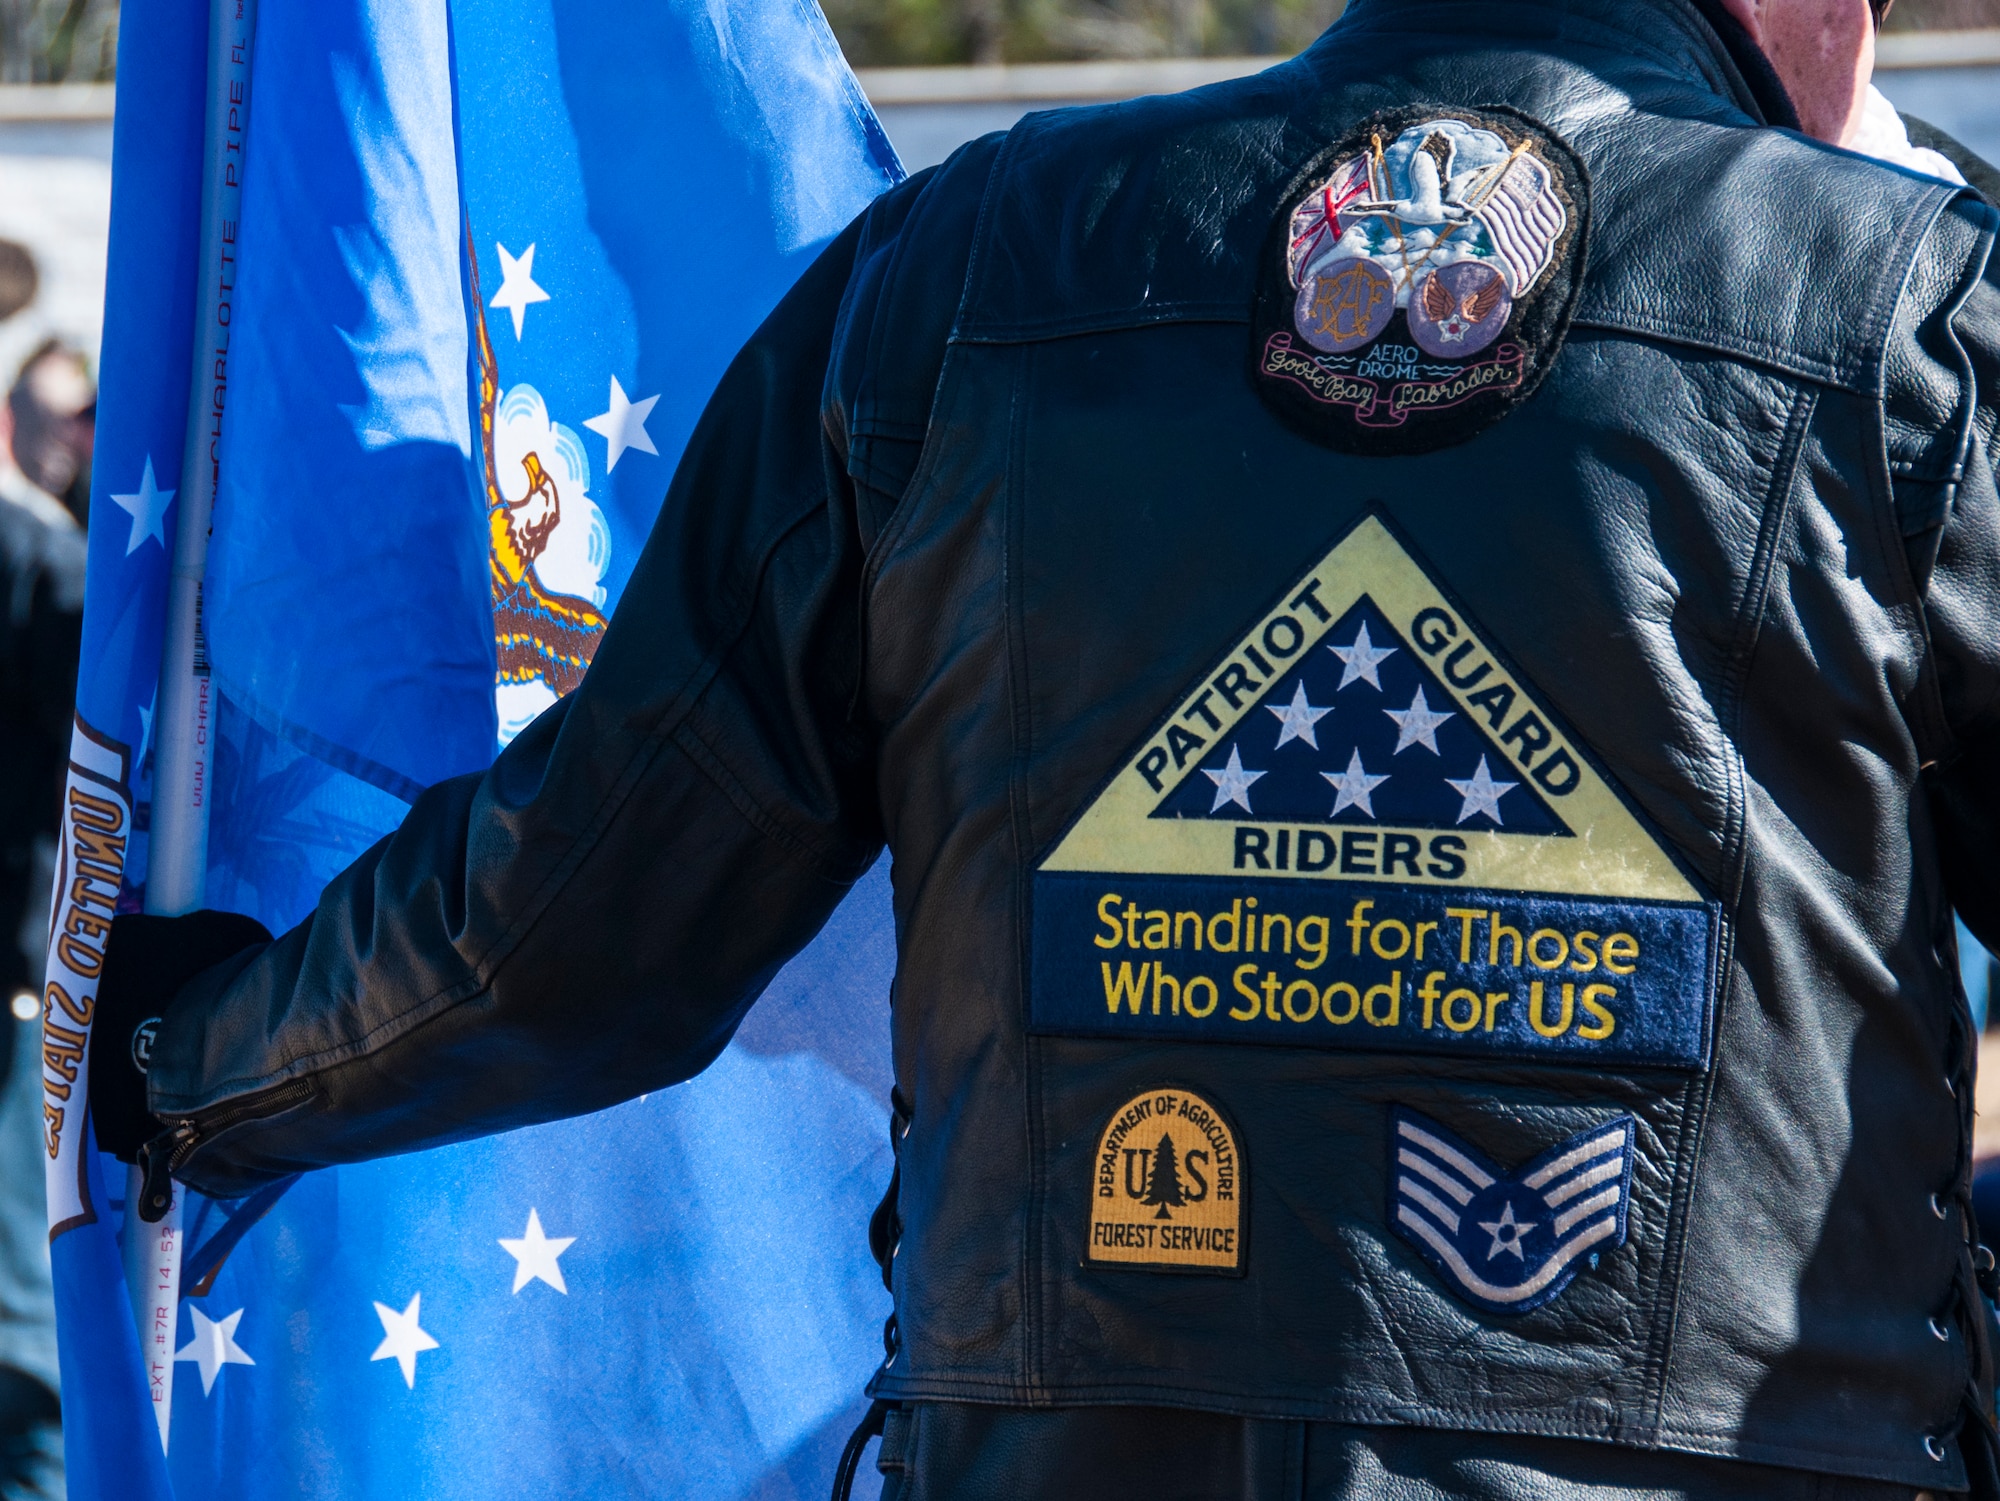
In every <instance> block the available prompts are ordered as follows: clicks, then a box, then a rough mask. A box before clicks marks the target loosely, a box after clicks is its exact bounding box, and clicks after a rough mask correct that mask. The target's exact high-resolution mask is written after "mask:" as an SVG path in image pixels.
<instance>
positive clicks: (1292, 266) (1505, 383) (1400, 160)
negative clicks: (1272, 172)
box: [1250, 107, 1589, 454]
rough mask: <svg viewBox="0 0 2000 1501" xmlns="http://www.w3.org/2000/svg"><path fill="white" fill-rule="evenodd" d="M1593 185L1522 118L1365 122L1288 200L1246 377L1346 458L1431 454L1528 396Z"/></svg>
mask: <svg viewBox="0 0 2000 1501" xmlns="http://www.w3.org/2000/svg"><path fill="white" fill-rule="evenodd" d="M1588 218H1589V188H1588V182H1587V179H1586V178H1585V176H1584V171H1583V166H1582V163H1581V162H1579V161H1578V160H1577V158H1576V155H1575V153H1573V152H1572V151H1571V150H1570V149H1569V147H1568V146H1566V145H1564V144H1563V143H1562V142H1561V141H1560V140H1558V139H1557V138H1556V137H1555V136H1554V135H1553V134H1552V133H1551V132H1549V131H1548V130H1547V129H1546V128H1545V127H1543V126H1541V125H1540V124H1538V123H1536V122H1535V121H1533V120H1530V119H1529V118H1528V117H1527V116H1525V115H1520V114H1516V113H1514V112H1512V111H1502V110H1495V109H1487V110H1471V109H1457V108H1451V109H1445V108H1440V107H1430V108H1416V109H1398V110H1392V111H1388V112H1385V113H1383V114H1379V115H1375V116H1373V117H1371V118H1370V119H1367V120H1364V121H1363V122H1362V123H1361V124H1360V125H1358V126H1356V127H1355V128H1354V129H1353V130H1352V131H1350V132H1349V133H1348V134H1347V135H1346V136H1344V137H1343V138H1342V139H1341V140H1340V141H1338V142H1337V143H1336V144H1334V145H1333V146H1332V147H1330V148H1328V149H1327V150H1326V151H1324V152H1322V153H1321V154H1320V155H1319V156H1318V157H1316V158H1315V159H1314V161H1313V163H1312V165H1311V166H1309V167H1308V168H1307V170H1306V171H1305V172H1304V173H1303V174H1302V175H1301V177H1300V178H1299V179H1298V180H1297V181H1296V182H1295V184H1294V185H1293V187H1292V189H1291V190H1290V191H1289V192H1288V193H1287V194H1286V196H1285V198H1284V200H1283V205H1282V208H1281V210H1280V212H1279V214H1278V217H1277V220H1276V222H1275V223H1274V224H1273V225H1272V229H1271V236H1270V242H1269V244H1268V245H1267V246H1266V247H1265V250H1264V263H1263V265H1262V266H1261V267H1260V268H1259V274H1258V292H1257V307H1256V310H1255V313H1254V315H1253V317H1252V320H1251V323H1252V329H1251V332H1252V339H1251V350H1250V369H1251V380H1252V382H1253V383H1254V384H1255V385H1256V387H1257V390H1258V392H1259V394H1260V395H1261V396H1262V397H1263V398H1264V400H1265V401H1266V402H1267V403H1269V404H1270V406H1271V407H1272V408H1273V409H1275V410H1276V411H1277V413H1278V414H1279V415H1280V416H1281V417H1283V418H1284V419H1285V421H1286V422H1287V423H1289V424H1290V425H1291V426H1292V427H1294V428H1296V429H1297V430H1298V431H1299V432H1301V433H1303V434H1304V435H1305V436H1307V437H1309V438H1312V439H1313V440H1315V441H1316V442H1319V443H1323V444H1325V445H1326V446H1328V447H1329V448H1335V449H1338V450H1340V451H1341V452H1343V453H1355V454H1399V453H1424V452H1428V451H1429V450H1431V449H1435V448H1443V447H1446V446H1448V445H1450V444H1453V443H1462V442H1464V441H1465V440H1466V439H1467V438H1470V437H1472V436H1473V435H1474V434H1476V433H1478V432H1480V431H1481V430H1482V429H1484V428H1486V427H1489V426H1491V425H1492V424H1493V423H1494V422H1497V421H1498V420H1499V419H1500V418H1501V417H1503V416H1505V415H1506V413H1507V412H1508V411H1509V410H1511V409H1512V408H1513V407H1514V406H1515V405H1517V404H1518V403H1519V402H1521V401H1523V400H1525V399H1526V398H1527V397H1528V396H1529V395H1531V394H1532V393H1533V392H1534V390H1535V388H1536V386H1538V385H1539V384H1540V383H1541V380H1542V377H1543V376H1544V375H1545V374H1546V373H1547V371H1548V367H1549V362H1550V361H1551V360H1552V359H1553V358H1554V357H1555V353H1556V350H1557V349H1558V348H1559V347H1560V346H1561V344H1562V341H1563V336H1564V334H1565V333H1567V332H1568V329H1569V322H1570V316H1571V313H1572V312H1573V311H1574V308H1575V305H1576V298H1577V294H1578V292H1579V290H1580V287H1581V275H1580V272H1581V268H1582V265H1583V254H1584V242H1585V238H1586V230H1587V227H1588Z"/></svg>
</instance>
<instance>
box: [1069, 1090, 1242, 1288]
mask: <svg viewBox="0 0 2000 1501" xmlns="http://www.w3.org/2000/svg"><path fill="white" fill-rule="evenodd" d="M1243 1193H1244V1179H1243V1155H1242V1153H1241V1152H1239V1151H1238V1150H1237V1147H1236V1133H1235V1132H1234V1131H1233V1130H1231V1129H1230V1126H1229V1122H1228V1121H1227V1120H1226V1119H1224V1117H1223V1114H1222V1112H1221V1111H1220V1110H1218V1109H1216V1108H1215V1106H1214V1105H1212V1104H1210V1103H1209V1102H1208V1101H1207V1100H1205V1099H1203V1098H1202V1097H1201V1096H1200V1095H1198V1094H1195V1093H1194V1092H1193V1091H1191V1090H1186V1089H1180V1088H1176V1087H1171V1086H1170V1087H1166V1088H1161V1089H1150V1090H1148V1091H1146V1093H1144V1094H1141V1095H1134V1096H1133V1097H1132V1098H1131V1099H1129V1100H1127V1101H1126V1102H1125V1103H1124V1104H1123V1105H1120V1106H1119V1107H1118V1108H1117V1110H1115V1111H1113V1112H1112V1115H1111V1120H1110V1122H1109V1123H1108V1124H1106V1126H1105V1128H1104V1134H1103V1135H1102V1136H1100V1137H1099V1138H1098V1140H1097V1158H1096V1176H1095V1177H1094V1179H1093V1180H1092V1183H1091V1196H1090V1250H1089V1252H1088V1253H1087V1255H1086V1258H1085V1259H1086V1261H1087V1262H1089V1263H1090V1264H1092V1265H1109V1266H1130V1267H1150V1268H1154V1269H1156V1270H1157V1269H1159V1268H1162V1267H1165V1268H1168V1269H1171V1270H1178V1271H1187V1272H1241V1271H1242V1270H1243Z"/></svg>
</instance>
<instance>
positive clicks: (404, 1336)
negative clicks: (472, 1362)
mask: <svg viewBox="0 0 2000 1501" xmlns="http://www.w3.org/2000/svg"><path fill="white" fill-rule="evenodd" d="M423 1300H424V1295H423V1294H422V1293H413V1294H412V1295H411V1297H410V1306H409V1307H408V1308H405V1309H404V1310H403V1311H402V1312H401V1313H398V1312H396V1310H395V1309H393V1308H391V1307H390V1306H389V1305H388V1304H387V1303H377V1304H376V1305H375V1317H376V1318H378V1319H380V1320H381V1321H382V1343H381V1344H379V1345H377V1346H376V1347H375V1353H374V1354H373V1355H371V1356H369V1357H368V1358H369V1359H370V1360H393V1361H395V1362H396V1364H397V1365H399V1366H401V1367H402V1368H403V1385H405V1386H407V1387H409V1388H410V1389H411V1390H412V1391H414V1390H416V1385H417V1357H418V1356H419V1355H421V1354H422V1353H423V1352H424V1351H426V1350H435V1349H437V1348H438V1342H437V1341H436V1340H434V1339H432V1338H431V1336H430V1331H429V1330H427V1329H425V1328H424V1326H423V1325H422V1324H420V1323H418V1322H417V1309H418V1306H419V1305H420V1304H421V1303H422V1302H423Z"/></svg>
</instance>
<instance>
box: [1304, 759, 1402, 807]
mask: <svg viewBox="0 0 2000 1501" xmlns="http://www.w3.org/2000/svg"><path fill="white" fill-rule="evenodd" d="M1320 775H1321V776H1323V777H1325V778H1326V779H1327V780H1328V781H1329V782H1331V783H1333V790H1334V791H1335V792H1337V793H1339V794H1340V796H1338V797H1336V798H1335V799H1334V800H1333V811H1334V813H1338V812H1340V811H1341V810H1342V809H1343V808H1359V809H1360V810H1361V811H1362V812H1363V813H1366V814H1367V815H1368V816H1369V817H1370V818H1373V817H1374V816H1375V808H1374V806H1373V805H1372V804H1371V803H1370V802H1369V801H1368V799H1369V797H1370V796H1371V795H1372V794H1373V793H1374V791H1375V789H1376V788H1377V787H1380V786H1381V785H1382V784H1383V783H1384V782H1386V781H1388V780H1389V779H1388V778H1387V777H1386V776H1381V777H1371V776H1370V775H1368V772H1367V769H1366V768H1365V767H1363V766H1362V764H1361V751H1360V749H1359V748H1358V747H1357V748H1356V749H1355V751H1354V753H1353V754H1352V755H1351V756H1349V757H1348V758H1347V770H1345V771H1343V772H1337V773H1336V772H1331V771H1323V772H1321V773H1320ZM1331 816H1332V815H1331V814H1329V815H1328V817H1331Z"/></svg>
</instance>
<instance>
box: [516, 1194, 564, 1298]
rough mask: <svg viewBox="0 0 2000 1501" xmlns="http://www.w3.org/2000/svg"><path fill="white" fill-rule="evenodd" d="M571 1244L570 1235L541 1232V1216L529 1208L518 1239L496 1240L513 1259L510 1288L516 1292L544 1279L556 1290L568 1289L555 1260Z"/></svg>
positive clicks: (561, 1291) (562, 1291) (560, 1291)
mask: <svg viewBox="0 0 2000 1501" xmlns="http://www.w3.org/2000/svg"><path fill="white" fill-rule="evenodd" d="M575 1244H576V1237H575V1236H574V1235H562V1236H556V1237H553V1238H552V1237H550V1236H547V1235H544V1234H542V1217H541V1216H540V1215H539V1214H537V1213H535V1211H534V1210H533V1209H530V1210H529V1211H528V1228H527V1229H525V1230H523V1231H522V1232H521V1238H520V1239H519V1240H506V1239H502V1240H501V1242H500V1247H501V1249H502V1250H504V1251H505V1252H506V1253H507V1254H508V1255H509V1256H511V1257H513V1258H514V1291H515V1292H517V1293H518V1292H519V1291H520V1290H521V1289H522V1288H524V1287H526V1286H527V1285H528V1284H529V1283H530V1282H546V1283H548V1285H549V1286H550V1287H553V1288H554V1289H555V1290H556V1291H557V1292H559V1293H564V1294H567V1293H568V1292H569V1288H568V1287H566V1286H564V1284H563V1274H562V1268H561V1267H560V1266H559V1265H557V1259H558V1258H559V1257H560V1256H561V1255H562V1253H563V1252H565V1251H567V1250H568V1249H569V1248H570V1247H571V1246H573V1245H575Z"/></svg>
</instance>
